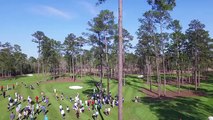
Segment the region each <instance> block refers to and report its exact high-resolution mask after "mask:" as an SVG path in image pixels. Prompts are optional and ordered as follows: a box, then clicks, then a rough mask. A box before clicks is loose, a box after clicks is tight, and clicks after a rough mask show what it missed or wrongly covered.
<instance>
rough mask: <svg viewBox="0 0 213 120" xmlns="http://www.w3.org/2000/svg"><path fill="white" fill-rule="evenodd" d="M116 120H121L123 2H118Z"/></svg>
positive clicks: (119, 0)
mask: <svg viewBox="0 0 213 120" xmlns="http://www.w3.org/2000/svg"><path fill="white" fill-rule="evenodd" d="M118 2H119V3H118V5H119V7H118V16H119V17H118V37H119V42H118V44H119V45H118V48H119V50H118V51H119V54H118V66H119V67H118V120H123V115H122V109H123V101H122V98H123V96H122V80H123V61H122V60H123V56H122V55H123V54H122V53H123V36H122V29H123V26H122V11H123V10H122V9H123V1H122V0H118Z"/></svg>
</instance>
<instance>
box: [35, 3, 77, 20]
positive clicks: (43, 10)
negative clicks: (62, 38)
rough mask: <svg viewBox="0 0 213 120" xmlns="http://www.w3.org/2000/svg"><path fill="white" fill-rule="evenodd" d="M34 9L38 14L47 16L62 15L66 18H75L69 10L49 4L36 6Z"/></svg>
mask: <svg viewBox="0 0 213 120" xmlns="http://www.w3.org/2000/svg"><path fill="white" fill-rule="evenodd" d="M33 11H34V12H36V13H37V14H40V15H45V16H56V17H61V18H65V19H72V18H73V16H71V15H70V14H68V13H67V12H65V11H62V10H60V9H57V8H54V7H51V6H47V5H41V6H36V7H34V8H33Z"/></svg>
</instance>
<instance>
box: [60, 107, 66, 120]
mask: <svg viewBox="0 0 213 120" xmlns="http://www.w3.org/2000/svg"><path fill="white" fill-rule="evenodd" d="M61 115H62V118H63V119H65V112H64V109H62V110H61Z"/></svg>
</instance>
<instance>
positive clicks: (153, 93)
mask: <svg viewBox="0 0 213 120" xmlns="http://www.w3.org/2000/svg"><path fill="white" fill-rule="evenodd" d="M141 92H143V93H144V94H146V95H147V97H151V98H158V91H150V90H148V89H146V88H142V90H141ZM161 95H163V91H162V92H161ZM193 96H205V93H203V92H199V91H192V90H184V91H183V90H182V91H180V93H178V91H168V90H167V91H166V96H161V98H164V97H165V98H178V97H193Z"/></svg>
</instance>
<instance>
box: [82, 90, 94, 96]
mask: <svg viewBox="0 0 213 120" xmlns="http://www.w3.org/2000/svg"><path fill="white" fill-rule="evenodd" d="M82 93H83V94H85V95H89V96H91V95H92V94H93V89H86V90H84V91H82Z"/></svg>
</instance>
